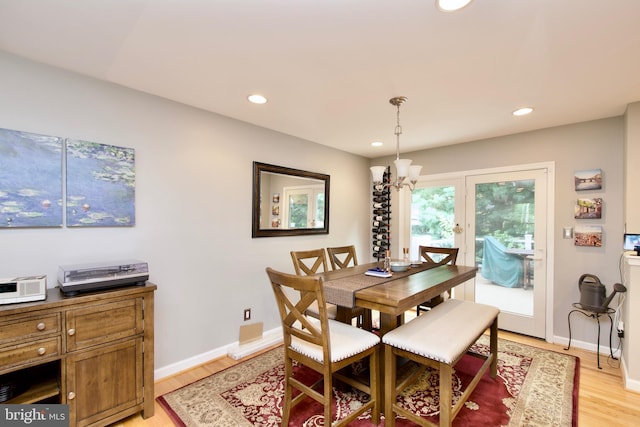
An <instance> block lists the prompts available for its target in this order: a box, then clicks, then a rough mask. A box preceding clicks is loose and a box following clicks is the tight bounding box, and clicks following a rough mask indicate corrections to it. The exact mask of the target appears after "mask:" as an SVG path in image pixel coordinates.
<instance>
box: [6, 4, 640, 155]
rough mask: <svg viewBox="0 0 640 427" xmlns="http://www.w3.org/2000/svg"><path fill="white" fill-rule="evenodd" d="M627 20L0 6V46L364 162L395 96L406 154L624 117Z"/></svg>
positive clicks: (388, 129) (634, 88)
mask: <svg viewBox="0 0 640 427" xmlns="http://www.w3.org/2000/svg"><path fill="white" fill-rule="evenodd" d="M639 22H640V1H638V0H615V1H612V0H607V1H604V0H560V1H559V0H475V1H474V2H473V3H471V5H469V6H468V7H466V8H465V9H463V10H461V11H458V12H455V13H443V12H439V11H438V10H437V9H436V8H435V7H434V0H127V1H116V0H47V1H42V0H0V51H4V52H8V53H11V54H15V55H19V56H22V57H25V58H28V59H31V60H33V61H37V62H41V63H45V64H50V65H53V66H57V67H60V68H63V69H67V70H71V71H75V72H77V73H80V74H84V75H87V76H91V77H95V78H97V79H101V80H105V81H108V82H113V83H116V84H119V85H122V86H126V87H129V88H133V89H136V90H139V91H142V92H146V93H150V94H154V95H157V96H160V97H163V98H167V99H171V100H174V101H178V102H181V103H184V104H187V105H191V106H194V107H197V108H201V109H203V110H207V111H211V112H215V113H219V114H222V115H224V116H228V117H233V118H236V119H239V120H242V121H245V122H249V123H253V124H256V125H259V126H263V127H265V128H269V129H273V130H276V131H279V132H283V133H286V134H290V135H294V136H296V137H299V138H303V139H306V140H309V141H313V142H317V143H319V144H323V145H327V146H331V147H335V148H338V149H340V150H344V151H347V152H351V153H354V154H358V155H362V156H365V157H370V158H373V157H379V156H383V155H389V154H392V153H394V152H395V136H394V134H393V133H394V128H395V124H396V110H395V107H393V106H392V105H390V104H389V102H388V100H389V99H390V98H391V97H394V96H406V97H407V98H408V101H407V102H406V103H405V104H404V105H403V106H402V107H401V115H400V119H401V124H402V127H403V131H404V133H403V135H402V137H401V143H400V144H401V147H400V148H401V151H403V152H408V151H414V150H418V149H423V148H428V147H437V146H443V145H449V144H456V143H460V142H466V141H473V140H478V139H484V138H489V137H494V136H500V135H508V134H513V133H518V132H524V131H529V130H534V129H540V128H546V127H551V126H557V125H562V124H568V123H576V122H581V121H587V120H593V119H598V118H605V117H612V116H619V115H622V114H624V111H625V107H626V105H627V104H629V103H632V102H635V101H640V25H639ZM0 84H2V83H0ZM252 93H260V94H262V95H264V96H266V97H267V98H268V99H269V102H268V103H266V104H264V105H254V104H250V103H249V102H247V100H246V97H247V95H249V94H252ZM521 106H532V107H534V108H535V111H534V112H533V113H532V114H530V115H528V116H523V117H514V116H512V115H511V112H512V111H513V110H514V109H516V108H518V107H521ZM376 140H377V141H382V142H384V146H383V147H378V148H374V147H371V146H370V143H371V142H372V141H376Z"/></svg>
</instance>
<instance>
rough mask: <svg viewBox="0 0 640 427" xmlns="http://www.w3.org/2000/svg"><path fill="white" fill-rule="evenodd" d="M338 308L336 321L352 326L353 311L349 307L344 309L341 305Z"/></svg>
mask: <svg viewBox="0 0 640 427" xmlns="http://www.w3.org/2000/svg"><path fill="white" fill-rule="evenodd" d="M337 308H338V309H337V312H336V320H337V321H338V322H342V323H348V324H351V309H350V308H348V307H343V306H341V305H339V306H338V307H337Z"/></svg>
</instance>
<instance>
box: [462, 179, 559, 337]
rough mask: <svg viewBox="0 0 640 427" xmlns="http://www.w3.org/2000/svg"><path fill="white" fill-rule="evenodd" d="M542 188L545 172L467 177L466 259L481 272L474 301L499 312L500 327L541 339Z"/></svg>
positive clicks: (543, 320)
mask: <svg viewBox="0 0 640 427" xmlns="http://www.w3.org/2000/svg"><path fill="white" fill-rule="evenodd" d="M546 184H547V173H546V170H544V169H535V170H524V171H518V172H506V173H495V174H487V175H474V176H468V177H467V179H466V188H467V198H466V208H465V212H466V218H467V224H466V226H467V233H466V240H467V241H466V248H467V252H466V254H465V261H466V264H467V265H476V266H477V267H478V268H479V271H478V276H477V278H476V281H475V287H474V289H473V299H474V300H475V301H476V302H480V303H486V304H491V305H494V306H497V307H498V308H499V309H500V317H499V319H498V324H499V325H500V328H501V329H506V330H510V331H513V332H518V333H522V334H526V335H531V336H534V337H539V338H545V325H546V301H545V296H546V288H547V283H546V278H547V274H546V265H547V263H546V254H547V250H546V247H547V240H546V236H547V213H548V210H547V185H546ZM472 263H473V264H472Z"/></svg>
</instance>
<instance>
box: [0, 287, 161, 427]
mask: <svg viewBox="0 0 640 427" xmlns="http://www.w3.org/2000/svg"><path fill="white" fill-rule="evenodd" d="M155 290H156V285H153V284H150V283H147V284H146V285H144V286H130V287H125V288H118V289H113V290H108V291H102V292H92V293H86V294H80V295H78V296H74V297H65V296H64V295H62V293H61V292H60V290H59V289H58V288H54V289H47V299H46V300H45V301H38V302H29V303H21V304H9V305H0V386H3V385H4V386H6V384H17V385H18V388H19V390H17V391H16V393H15V396H14V397H12V398H11V399H10V400H6V401H5V402H3V403H5V404H9V403H11V404H26V403H61V404H68V405H69V419H70V426H77V427H83V426H104V425H109V424H112V423H114V422H116V421H118V420H120V419H122V418H125V417H128V416H130V415H132V414H135V413H138V412H140V411H142V416H143V418H148V417H151V416H153V410H154V392H153V380H154V378H153V304H154V292H155ZM4 388H5V389H9V388H8V387H4ZM12 394H13V393H12Z"/></svg>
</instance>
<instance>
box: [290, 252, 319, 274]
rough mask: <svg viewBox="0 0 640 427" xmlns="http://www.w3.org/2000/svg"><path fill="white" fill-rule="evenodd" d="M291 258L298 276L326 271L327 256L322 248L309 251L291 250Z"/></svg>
mask: <svg viewBox="0 0 640 427" xmlns="http://www.w3.org/2000/svg"><path fill="white" fill-rule="evenodd" d="M291 260H292V261H293V268H294V269H295V270H296V274H297V275H298V276H303V275H307V276H311V275H313V274H317V273H324V272H325V271H327V257H326V255H325V253H324V249H322V248H320V249H312V250H309V251H291Z"/></svg>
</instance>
